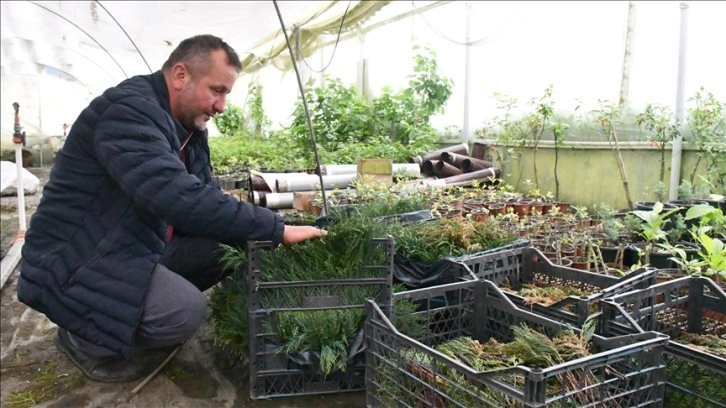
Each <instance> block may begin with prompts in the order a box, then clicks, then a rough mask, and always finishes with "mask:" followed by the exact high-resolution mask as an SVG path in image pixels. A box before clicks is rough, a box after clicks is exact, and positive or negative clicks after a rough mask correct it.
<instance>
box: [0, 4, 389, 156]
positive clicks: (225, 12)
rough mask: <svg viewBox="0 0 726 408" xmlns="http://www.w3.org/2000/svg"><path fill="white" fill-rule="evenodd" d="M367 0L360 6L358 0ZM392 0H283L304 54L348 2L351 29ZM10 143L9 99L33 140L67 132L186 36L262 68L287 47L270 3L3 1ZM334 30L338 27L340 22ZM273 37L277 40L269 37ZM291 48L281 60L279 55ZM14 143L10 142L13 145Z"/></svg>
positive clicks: (7, 117) (248, 67) (5, 130)
mask: <svg viewBox="0 0 726 408" xmlns="http://www.w3.org/2000/svg"><path fill="white" fill-rule="evenodd" d="M359 3H362V4H359ZM387 3H388V2H386V1H383V2H360V1H351V2H347V1H346V2H338V1H279V2H278V6H279V8H280V13H281V14H282V17H283V20H284V22H285V25H286V26H287V27H289V28H288V30H289V31H292V30H291V29H290V28H291V27H301V28H300V30H299V31H300V33H301V36H300V38H302V41H304V44H303V46H302V47H301V48H303V47H308V48H309V49H305V48H303V50H304V53H305V54H310V53H312V50H313V49H314V45H315V44H314V40H315V35H317V34H321V33H325V32H327V31H329V30H331V29H332V28H333V27H335V28H336V29H337V25H336V24H337V23H336V22H337V21H339V19H340V18H341V16H342V14H343V13H344V12H345V11H346V9H348V17H347V20H348V21H346V23H345V25H346V27H347V28H351V27H354V26H355V25H356V24H359V23H361V22H362V21H364V20H365V19H366V18H367V17H368V16H369V15H370V14H371V13H373V12H374V11H375V10H377V9H380V8H381V7H382V6H384V5H385V4H387ZM0 5H1V8H2V10H1V12H0V17H1V18H2V40H1V41H2V47H1V55H0V61H1V62H2V67H1V72H2V88H3V93H2V119H1V121H0V128H1V129H2V139H3V147H6V146H5V145H6V144H7V139H8V138H9V137H10V136H11V135H12V118H13V116H12V114H13V111H12V103H13V102H16V101H17V102H19V103H20V105H21V112H20V113H21V115H20V117H21V125H22V126H23V127H24V128H25V129H26V132H27V134H28V138H29V139H33V138H34V137H36V135H60V134H62V133H63V130H62V129H63V124H64V123H69V124H70V123H72V121H74V120H75V118H76V117H77V116H78V113H79V112H80V110H81V109H83V108H84V107H85V106H86V105H87V104H88V102H90V100H91V99H92V98H93V97H95V96H97V95H98V94H100V93H102V92H103V91H104V90H105V89H106V88H108V87H111V86H114V85H116V84H117V83H118V82H120V81H122V80H123V79H125V78H127V77H131V76H134V75H139V74H147V73H150V72H153V71H156V70H158V69H160V68H161V65H162V64H163V63H164V61H165V60H166V58H167V57H168V56H169V54H170V53H171V51H172V50H173V49H174V48H175V47H176V46H177V45H178V44H179V42H180V41H181V40H183V39H185V38H188V37H191V36H193V35H197V34H203V33H209V34H214V35H217V36H219V37H221V38H222V39H224V40H225V41H226V42H227V43H229V44H230V45H231V46H232V47H233V48H234V49H235V50H236V51H237V52H238V54H239V55H240V58H241V59H242V60H243V61H244V62H245V71H246V72H250V71H252V70H254V69H259V68H260V67H261V66H263V65H264V64H266V63H267V62H269V58H268V57H269V56H270V53H272V55H273V56H276V55H278V54H280V53H281V52H282V51H284V47H285V44H286V43H285V41H284V36H283V35H281V29H280V22H279V18H278V16H277V12H276V10H275V6H274V3H273V2H272V1H178V2H166V1H123V2H116V1H101V2H97V1H3V2H2V3H0ZM336 31H337V30H336ZM268 44H272V46H270V45H268ZM284 58H289V54H287V53H283V55H281V56H280V57H279V58H278V63H280V64H281V63H282V60H283V59H284ZM8 146H9V145H8Z"/></svg>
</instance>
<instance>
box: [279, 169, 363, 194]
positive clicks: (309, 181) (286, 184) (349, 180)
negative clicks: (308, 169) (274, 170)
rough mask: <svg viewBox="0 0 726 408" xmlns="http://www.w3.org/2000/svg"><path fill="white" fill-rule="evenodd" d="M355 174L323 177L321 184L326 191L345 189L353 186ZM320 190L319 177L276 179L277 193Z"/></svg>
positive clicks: (309, 175)
mask: <svg viewBox="0 0 726 408" xmlns="http://www.w3.org/2000/svg"><path fill="white" fill-rule="evenodd" d="M356 177H357V174H355V173H353V174H339V175H335V176H323V177H322V178H323V184H324V188H325V189H326V190H331V189H334V188H346V187H349V186H351V185H352V184H353V179H355V178H356ZM319 189H320V177H318V176H316V175H313V174H308V175H307V177H300V176H295V177H294V178H280V177H278V179H277V192H278V193H286V192H290V191H311V190H312V191H314V190H319Z"/></svg>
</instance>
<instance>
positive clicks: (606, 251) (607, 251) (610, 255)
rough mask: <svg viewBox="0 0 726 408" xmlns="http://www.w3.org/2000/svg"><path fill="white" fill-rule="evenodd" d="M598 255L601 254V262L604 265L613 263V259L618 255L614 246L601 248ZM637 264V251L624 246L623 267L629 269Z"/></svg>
mask: <svg viewBox="0 0 726 408" xmlns="http://www.w3.org/2000/svg"><path fill="white" fill-rule="evenodd" d="M600 253H601V254H602V260H603V262H605V263H615V257H616V256H617V254H618V247H616V246H611V247H609V246H601V247H600ZM636 263H638V251H637V250H636V249H635V248H634V247H632V246H630V245H626V246H625V248H623V266H625V267H630V266H633V265H635V264H636Z"/></svg>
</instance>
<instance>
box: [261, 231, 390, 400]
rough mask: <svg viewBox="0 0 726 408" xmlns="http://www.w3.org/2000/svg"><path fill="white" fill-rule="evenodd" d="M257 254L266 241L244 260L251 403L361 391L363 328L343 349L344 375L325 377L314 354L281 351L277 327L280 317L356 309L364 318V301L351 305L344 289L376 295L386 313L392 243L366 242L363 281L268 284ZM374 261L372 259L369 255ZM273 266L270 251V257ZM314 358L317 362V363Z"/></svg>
mask: <svg viewBox="0 0 726 408" xmlns="http://www.w3.org/2000/svg"><path fill="white" fill-rule="evenodd" d="M262 251H272V245H271V243H270V242H250V243H248V246H247V257H248V263H247V265H248V270H247V273H248V276H247V279H248V299H247V301H248V310H249V314H248V316H249V325H248V335H249V360H250V361H249V365H250V398H252V399H259V398H270V397H289V396H296V395H309V394H326V393H339V392H346V391H361V390H363V389H364V388H365V362H364V353H363V351H364V350H363V349H362V341H363V326H362V325H361V327H360V332H359V333H358V337H357V338H356V339H355V340H354V341H353V342H352V343H353V344H352V346H351V347H350V348H349V350H348V353H349V354H348V361H347V366H346V368H345V370H335V371H333V372H332V373H329V374H328V375H325V374H324V373H323V372H322V370H321V369H320V367H319V364H318V362H319V356H317V355H316V353H315V352H310V353H303V354H297V355H288V354H286V353H283V352H280V351H279V348H280V345H281V341H280V336H279V334H280V332H279V330H278V328H279V326H278V323H279V322H280V321H281V319H283V318H284V317H285V316H284V314H285V313H288V316H289V312H302V311H324V310H328V311H330V312H331V313H335V311H340V310H342V309H357V310H359V311H360V312H361V316H362V319H365V301H364V300H360V301H353V300H351V299H350V298H347V297H346V296H345V294H346V293H347V291H349V290H351V289H352V290H359V289H365V290H367V291H371V293H377V295H376V297H375V301H376V302H377V304H378V305H379V306H380V308H381V309H382V310H384V311H385V313H390V311H391V310H392V297H391V296H392V280H393V253H394V245H393V238H391V237H388V238H380V239H374V240H372V241H371V242H370V243H369V248H368V260H367V261H366V263H365V265H366V266H365V268H370V273H369V274H367V276H371V277H368V278H356V279H338V280H315V281H296V282H270V281H264V280H263V279H262V269H261V268H262V267H261V264H262V262H261V256H262V254H263V252H262ZM374 253H375V254H376V257H372V254H374ZM271 256H272V257H273V264H275V265H276V264H277V263H276V262H275V261H274V252H271ZM316 358H318V360H316Z"/></svg>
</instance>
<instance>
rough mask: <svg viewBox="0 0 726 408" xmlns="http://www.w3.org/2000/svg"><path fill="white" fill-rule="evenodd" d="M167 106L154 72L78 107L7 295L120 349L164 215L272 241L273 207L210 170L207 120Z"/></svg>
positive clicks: (276, 224)
mask: <svg viewBox="0 0 726 408" xmlns="http://www.w3.org/2000/svg"><path fill="white" fill-rule="evenodd" d="M188 135H189V132H188V131H186V130H184V128H183V127H182V126H181V124H180V123H179V122H178V121H177V120H176V119H175V118H173V117H172V116H171V110H170V107H169V92H168V90H167V87H166V83H165V81H164V76H163V75H162V73H161V72H156V73H154V74H152V75H145V76H136V77H133V78H130V79H128V80H126V81H124V82H122V83H121V84H119V85H118V86H116V87H114V88H110V89H108V90H107V91H106V92H104V93H103V95H101V96H99V97H97V98H95V99H94V100H93V101H92V102H91V104H90V105H89V106H88V107H87V108H86V109H84V110H83V111H82V112H81V114H80V116H79V117H78V119H77V120H76V122H75V123H74V124H73V127H72V129H71V131H70V133H69V135H68V138H67V140H66V142H65V145H64V146H63V148H62V150H61V151H59V152H58V155H57V157H56V163H55V165H54V168H53V170H52V171H51V175H50V180H49V182H48V184H47V185H46V186H45V188H44V190H43V197H42V199H41V201H40V204H39V205H38V208H37V210H36V212H35V214H34V215H33V217H32V219H31V222H30V228H29V230H28V232H27V234H26V237H25V244H24V246H23V250H22V258H23V263H22V267H21V275H20V279H19V282H18V299H19V300H20V301H21V302H23V303H25V304H27V305H28V306H30V307H32V308H33V309H35V310H37V311H39V312H41V313H44V314H45V315H46V316H47V317H48V318H49V319H50V320H51V321H53V322H54V323H56V324H58V325H59V326H61V327H63V328H65V329H67V330H68V331H70V332H71V333H73V334H75V335H77V336H80V337H82V338H84V339H86V340H89V341H91V342H93V343H94V344H98V345H101V346H104V347H106V348H108V349H110V350H113V351H115V352H118V353H119V354H120V355H121V356H124V357H128V356H129V355H130V353H131V350H132V347H133V345H134V339H135V333H136V329H137V327H138V325H139V320H140V316H141V310H142V306H143V305H144V300H145V297H146V292H147V289H148V286H149V282H150V279H151V274H152V271H153V269H154V266H155V265H156V263H157V262H158V261H159V259H160V257H161V255H162V254H163V252H164V249H165V247H166V242H165V240H166V230H167V226H168V225H173V226H175V230H181V231H183V232H184V234H187V235H194V236H205V237H211V238H215V239H217V240H219V241H220V242H223V243H228V244H233V243H242V242H244V241H246V240H267V241H272V242H273V243H274V244H276V245H277V244H279V243H280V241H282V233H283V229H284V224H283V221H282V218H280V217H279V216H277V215H275V214H274V213H273V212H271V211H270V210H268V209H265V208H261V207H255V206H253V205H251V204H249V203H246V202H240V201H238V200H236V199H235V198H233V197H231V196H229V195H225V194H224V193H223V192H222V191H221V190H220V189H219V188H218V187H217V186H216V184H215V183H214V182H213V179H212V170H211V167H210V161H209V160H210V158H209V145H208V142H207V134H206V131H204V132H202V131H195V132H194V133H193V134H192V136H191V139H189V142H188V143H187V145H186V148H185V149H186V151H187V152H188V160H187V164H186V168H185V164H184V163H183V162H182V161H181V160H180V158H179V150H180V147H181V143H180V141H183V140H184V139H186V138H187V137H188Z"/></svg>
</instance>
